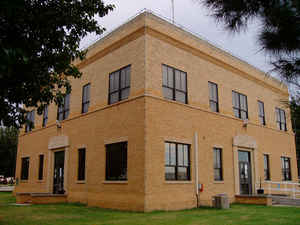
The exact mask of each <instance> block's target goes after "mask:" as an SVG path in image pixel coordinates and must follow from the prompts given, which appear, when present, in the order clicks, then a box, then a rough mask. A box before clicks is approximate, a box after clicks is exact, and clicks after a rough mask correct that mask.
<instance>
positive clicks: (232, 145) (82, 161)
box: [16, 12, 298, 211]
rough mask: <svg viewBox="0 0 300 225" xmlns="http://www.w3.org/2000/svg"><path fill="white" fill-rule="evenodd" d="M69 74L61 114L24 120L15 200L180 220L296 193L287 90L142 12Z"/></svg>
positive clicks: (49, 112) (53, 108)
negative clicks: (27, 123) (204, 208)
mask: <svg viewBox="0 0 300 225" xmlns="http://www.w3.org/2000/svg"><path fill="white" fill-rule="evenodd" d="M75 63H77V65H78V67H79V68H80V70H81V71H82V72H83V76H82V78H81V79H80V80H73V81H72V89H73V91H72V93H71V94H70V95H69V96H66V97H65V101H64V102H65V104H64V105H63V106H61V107H57V106H55V105H49V107H48V108H47V109H46V110H45V112H44V114H43V115H42V116H38V115H37V114H36V113H35V111H34V110H33V111H32V113H29V114H28V118H29V119H31V120H32V121H33V122H34V125H35V126H34V128H33V129H32V128H31V127H26V132H25V131H24V132H22V133H21V134H20V137H19V149H18V158H17V169H16V171H17V172H16V177H17V178H18V180H19V182H18V185H17V187H16V193H17V196H21V194H22V193H23V194H24V193H54V194H58V195H59V194H64V196H66V199H67V201H68V202H82V203H87V204H88V205H90V206H99V207H103V208H114V209H124V210H137V211H151V210H158V209H163V210H175V209H184V208H193V207H196V206H197V204H198V205H211V202H212V196H214V195H216V194H220V193H227V194H228V196H229V197H230V200H231V201H234V199H235V195H236V194H253V193H255V192H256V190H255V184H256V183H257V182H258V181H259V180H260V179H261V180H264V179H265V180H271V181H282V180H287V181H296V179H297V177H298V174H297V167H296V152H295V142H294V134H293V132H292V129H291V123H290V113H289V109H287V108H285V107H284V105H283V104H282V103H281V100H287V99H288V98H289V94H288V90H287V87H286V86H285V85H283V84H281V83H280V82H279V81H277V80H275V79H273V78H272V77H269V76H267V75H266V74H264V73H262V72H261V71H259V70H258V69H256V68H254V67H252V66H250V65H249V64H247V63H245V62H244V61H241V60H240V59H238V58H235V57H233V56H231V55H230V54H228V53H227V52H224V51H223V50H220V49H218V48H216V47H214V46H213V45H211V44H209V43H207V42H206V41H203V40H201V39H199V38H198V37H196V36H194V35H192V34H190V33H188V32H186V31H184V30H183V29H181V28H179V27H177V26H175V25H173V24H170V23H169V22H167V21H165V20H163V19H161V18H159V17H157V16H155V15H153V14H151V13H149V12H144V13H141V14H140V15H138V16H137V17H135V18H134V19H132V20H131V21H130V22H128V23H126V24H124V25H122V26H121V27H119V28H118V29H116V30H115V31H113V32H112V33H110V34H109V35H107V36H106V37H104V38H102V39H101V40H99V41H98V42H97V43H95V44H94V45H92V46H90V47H89V52H88V54H87V58H86V59H85V60H84V61H82V62H75ZM56 120H59V121H60V122H56ZM49 202H50V200H49Z"/></svg>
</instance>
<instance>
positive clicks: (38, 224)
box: [0, 192, 300, 225]
mask: <svg viewBox="0 0 300 225" xmlns="http://www.w3.org/2000/svg"><path fill="white" fill-rule="evenodd" d="M14 202H15V198H14V197H12V195H11V194H10V193H5V192H0V224H1V225H12V224H15V225H32V224H34V225H59V224H60V225H79V224H80V225H97V224H105V225H108V224H114V225H116V224H122V225H123V224H124V225H126V224H128V225H129V224H130V225H136V224H146V225H151V224H153V225H154V224H155V225H163V224H170V225H176V224H178V225H179V224H180V225H183V224H184V225H187V224H190V225H196V224H204V225H211V224H216V225H222V224H224V225H225V224H226V225H228V224H242V225H249V224H255V225H258V224H262V225H276V224H284V225H288V224H293V225H294V224H300V208H295V207H265V206H256V205H236V204H234V205H232V207H231V209H229V210H216V209H211V208H199V209H192V210H183V211H176V212H161V211H160V212H151V213H134V212H121V211H114V210H105V209H100V208H94V207H93V208H92V207H86V206H84V205H82V204H71V203H70V204H51V205H31V206H14V205H11V203H14Z"/></svg>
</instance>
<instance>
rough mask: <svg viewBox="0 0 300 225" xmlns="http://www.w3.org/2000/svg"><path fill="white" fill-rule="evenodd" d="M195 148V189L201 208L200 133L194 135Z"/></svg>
mask: <svg viewBox="0 0 300 225" xmlns="http://www.w3.org/2000/svg"><path fill="white" fill-rule="evenodd" d="M194 142H195V143H194V144H195V145H194V146H195V188H196V190H195V191H196V192H195V193H196V198H197V208H198V207H199V177H198V171H199V170H198V133H197V132H195V135H194Z"/></svg>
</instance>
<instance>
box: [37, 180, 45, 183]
mask: <svg viewBox="0 0 300 225" xmlns="http://www.w3.org/2000/svg"><path fill="white" fill-rule="evenodd" d="M36 182H37V183H45V180H37V181H36Z"/></svg>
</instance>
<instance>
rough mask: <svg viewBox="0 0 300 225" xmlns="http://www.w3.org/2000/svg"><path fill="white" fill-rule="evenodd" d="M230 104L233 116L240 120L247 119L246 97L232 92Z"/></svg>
mask: <svg viewBox="0 0 300 225" xmlns="http://www.w3.org/2000/svg"><path fill="white" fill-rule="evenodd" d="M232 104H233V112H234V116H235V117H237V118H240V119H243V120H245V119H248V103H247V96H246V95H243V94H241V93H238V92H235V91H232Z"/></svg>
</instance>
